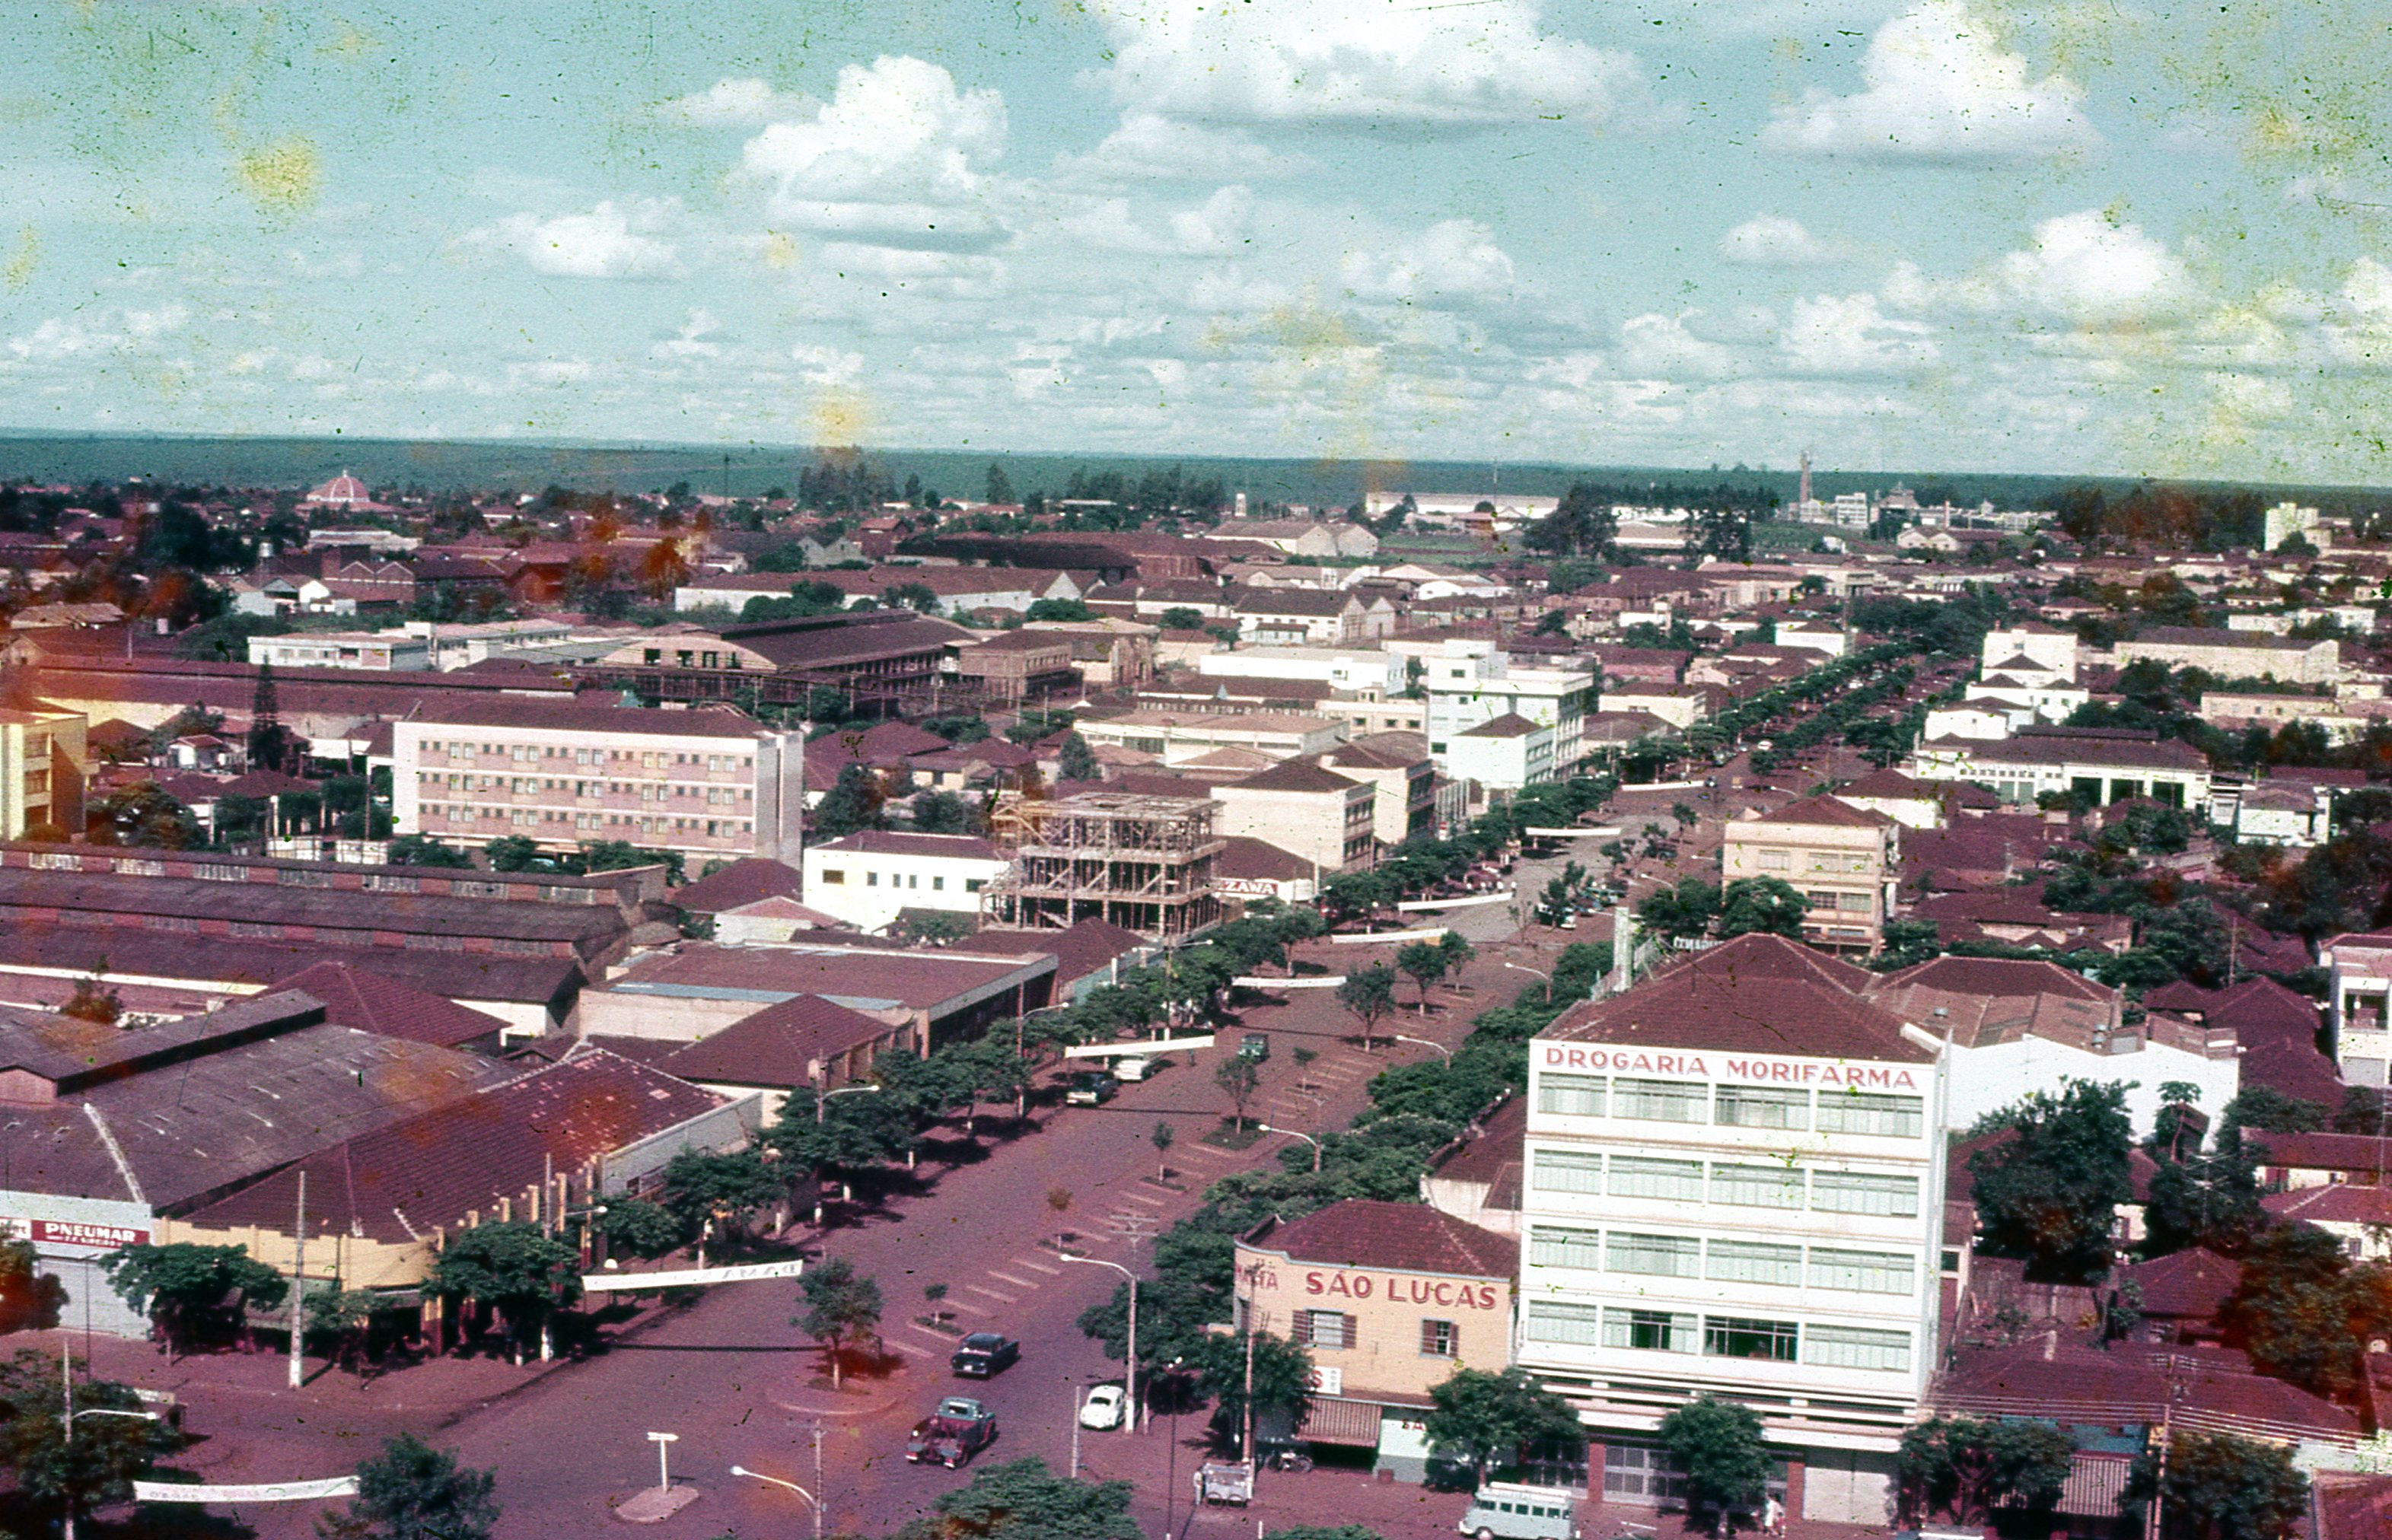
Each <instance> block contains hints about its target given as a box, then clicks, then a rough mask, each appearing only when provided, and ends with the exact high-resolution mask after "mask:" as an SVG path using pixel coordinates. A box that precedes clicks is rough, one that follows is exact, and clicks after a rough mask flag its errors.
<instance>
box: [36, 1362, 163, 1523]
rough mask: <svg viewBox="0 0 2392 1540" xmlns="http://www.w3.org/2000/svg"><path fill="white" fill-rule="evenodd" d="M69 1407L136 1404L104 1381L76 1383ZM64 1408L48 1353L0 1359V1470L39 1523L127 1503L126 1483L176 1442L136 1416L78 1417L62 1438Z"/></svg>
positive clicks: (133, 1407)
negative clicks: (10, 1479) (28, 1503)
mask: <svg viewBox="0 0 2392 1540" xmlns="http://www.w3.org/2000/svg"><path fill="white" fill-rule="evenodd" d="M74 1404H75V1410H76V1411H77V1412H83V1411H87V1410H99V1409H103V1408H104V1409H107V1410H110V1411H120V1412H137V1411H140V1410H141V1409H142V1407H141V1400H140V1397H138V1396H137V1395H136V1394H135V1393H134V1391H132V1389H131V1388H130V1387H128V1386H124V1385H119V1384H116V1383H114V1382H112V1381H110V1380H84V1381H82V1382H80V1383H78V1384H77V1385H76V1386H75V1388H74ZM66 1410H67V1407H66V1398H65V1388H64V1377H63V1376H62V1375H61V1374H60V1372H59V1365H58V1360H57V1359H56V1358H53V1357H51V1356H49V1355H48V1354H46V1353H41V1352H32V1350H30V1349H28V1350H25V1351H23V1352H19V1353H18V1354H17V1355H16V1356H15V1357H13V1358H11V1359H10V1360H8V1362H7V1363H6V1364H0V1469H5V1470H7V1471H8V1472H9V1473H10V1475H11V1476H12V1477H13V1478H14V1484H15V1485H16V1487H17V1490H18V1492H19V1494H20V1495H21V1496H23V1497H25V1498H29V1499H31V1500H32V1505H33V1506H35V1507H36V1508H38V1509H40V1510H43V1511H44V1513H45V1520H44V1526H45V1528H46V1521H47V1516H49V1515H57V1514H61V1513H69V1512H73V1513H82V1512H88V1511H89V1510H90V1509H92V1508H97V1507H99V1506H101V1505H103V1504H107V1503H122V1502H126V1501H129V1500H130V1499H131V1498H132V1496H133V1482H135V1481H136V1480H137V1479H139V1478H141V1477H143V1476H147V1475H149V1474H150V1469H151V1468H152V1467H153V1466H154V1465H155V1464H156V1462H157V1461H158V1460H160V1459H162V1458H163V1457H164V1456H168V1455H172V1454H173V1453H175V1452H176V1450H177V1449H179V1448H181V1447H182V1443H183V1441H182V1437H181V1435H180V1434H178V1433H176V1431H175V1430H173V1428H171V1427H170V1426H169V1425H168V1424H166V1423H164V1422H154V1421H151V1420H150V1419H148V1418H146V1417H77V1418H76V1420H75V1425H74V1436H73V1438H72V1439H71V1440H70V1439H69V1438H68V1437H67V1436H66V1428H65V1424H64V1422H63V1420H62V1419H63V1418H64V1417H65V1415H66ZM36 1533H38V1532H36Z"/></svg>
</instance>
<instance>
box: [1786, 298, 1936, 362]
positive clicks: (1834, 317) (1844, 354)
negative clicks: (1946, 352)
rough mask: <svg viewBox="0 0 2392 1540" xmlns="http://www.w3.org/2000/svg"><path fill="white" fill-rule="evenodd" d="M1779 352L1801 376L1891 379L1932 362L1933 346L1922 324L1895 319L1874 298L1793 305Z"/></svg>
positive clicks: (1816, 299) (1800, 302)
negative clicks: (1850, 376) (1848, 375)
mask: <svg viewBox="0 0 2392 1540" xmlns="http://www.w3.org/2000/svg"><path fill="white" fill-rule="evenodd" d="M1778 348H1779V351H1780V352H1781V354H1782V355H1783V356H1784V358H1785V361H1786V364H1787V367H1788V368H1790V369H1793V370H1794V371H1795V372H1796V373H1799V374H1889V373H1899V372H1901V371H1903V370H1905V369H1916V368H1917V367H1919V366H1920V365H1923V364H1928V363H1932V362H1933V361H1934V359H1935V357H1936V352H1937V349H1936V345H1935V343H1934V341H1933V339H1932V338H1931V337H1930V335H1929V329H1928V328H1927V327H1926V326H1925V325H1923V324H1922V323H1920V322H1917V321H1908V320H1896V319H1893V318H1892V317H1888V316H1886V315H1885V314H1884V313H1883V312H1881V311H1880V310H1879V309H1878V299H1877V296H1876V295H1875V294H1847V295H1844V296H1842V297H1840V298H1839V297H1838V296H1836V295H1833V294H1821V295H1818V296H1816V297H1815V298H1813V299H1805V300H1797V301H1795V302H1794V304H1793V308H1792V309H1791V310H1790V311H1789V312H1788V313H1787V317H1786V329H1785V330H1784V331H1783V332H1782V333H1781V334H1780V336H1779V338H1778Z"/></svg>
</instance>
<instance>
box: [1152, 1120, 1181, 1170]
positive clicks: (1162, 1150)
mask: <svg viewBox="0 0 2392 1540" xmlns="http://www.w3.org/2000/svg"><path fill="white" fill-rule="evenodd" d="M1147 1137H1148V1138H1149V1139H1150V1140H1152V1141H1153V1143H1154V1160H1155V1177H1154V1179H1155V1180H1156V1181H1157V1182H1168V1181H1170V1180H1171V1146H1172V1145H1175V1144H1176V1143H1177V1142H1178V1140H1179V1132H1178V1131H1177V1130H1176V1129H1175V1128H1173V1127H1172V1126H1171V1125H1170V1124H1169V1123H1167V1122H1158V1123H1156V1124H1155V1125H1154V1132H1152V1133H1150V1134H1148V1135H1147Z"/></svg>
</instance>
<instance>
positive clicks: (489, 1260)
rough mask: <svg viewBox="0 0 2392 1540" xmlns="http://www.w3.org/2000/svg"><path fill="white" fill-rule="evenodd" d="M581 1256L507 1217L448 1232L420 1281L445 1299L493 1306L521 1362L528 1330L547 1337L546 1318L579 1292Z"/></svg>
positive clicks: (547, 1321) (518, 1361) (570, 1301)
mask: <svg viewBox="0 0 2392 1540" xmlns="http://www.w3.org/2000/svg"><path fill="white" fill-rule="evenodd" d="M580 1260H581V1259H580V1256H579V1254H578V1252H577V1251H576V1250H575V1249H574V1248H573V1247H572V1246H571V1245H570V1244H569V1243H567V1242H565V1241H563V1240H559V1239H557V1238H556V1237H555V1236H550V1235H547V1234H545V1233H543V1232H542V1231H541V1229H540V1227H539V1225H537V1224H529V1223H525V1222H523V1221H521V1220H510V1221H503V1222H501V1223H495V1224H477V1225H475V1226H474V1227H473V1228H472V1229H470V1230H461V1231H459V1232H458V1233H457V1234H456V1235H454V1236H449V1237H448V1243H447V1244H446V1245H445V1246H443V1247H442V1248H441V1249H440V1250H439V1252H438V1253H436V1254H435V1256H434V1257H433V1259H432V1268H431V1271H430V1273H429V1274H428V1275H426V1277H425V1279H424V1282H425V1283H426V1284H428V1285H429V1286H430V1287H431V1289H432V1292H433V1293H435V1294H437V1295H440V1296H441V1297H442V1298H444V1299H449V1300H476V1301H480V1302H481V1303H483V1304H485V1305H487V1306H488V1307H489V1308H490V1309H492V1310H495V1311H497V1312H498V1313H499V1318H500V1320H501V1321H502V1322H504V1323H505V1325H506V1336H507V1345H508V1347H509V1348H510V1349H511V1350H512V1351H513V1354H514V1359H515V1362H516V1363H518V1364H520V1363H522V1362H523V1343H524V1338H525V1336H526V1333H528V1332H530V1331H533V1330H535V1329H536V1330H537V1331H539V1333H540V1335H541V1339H542V1340H543V1341H545V1340H546V1334H547V1331H548V1326H549V1320H550V1318H551V1317H552V1315H553V1314H555V1313H556V1312H557V1311H558V1310H559V1309H561V1308H562V1307H564V1306H565V1305H569V1304H571V1303H572V1302H573V1301H576V1300H578V1299H579V1298H580V1297H581V1270H580V1266H579V1262H580Z"/></svg>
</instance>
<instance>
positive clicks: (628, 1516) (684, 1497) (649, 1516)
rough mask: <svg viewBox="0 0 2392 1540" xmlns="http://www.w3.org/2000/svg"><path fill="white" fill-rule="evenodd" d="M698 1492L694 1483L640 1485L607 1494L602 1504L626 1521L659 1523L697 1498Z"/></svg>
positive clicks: (618, 1517)
mask: <svg viewBox="0 0 2392 1540" xmlns="http://www.w3.org/2000/svg"><path fill="white" fill-rule="evenodd" d="M699 1495H700V1494H699V1492H698V1490H697V1488H695V1487H694V1486H672V1487H662V1486H643V1487H642V1488H640V1490H639V1491H637V1492H633V1493H630V1494H620V1493H618V1494H617V1495H614V1496H611V1497H609V1498H607V1499H606V1507H607V1508H609V1509H610V1510H612V1511H613V1513H614V1515H615V1517H616V1518H617V1519H620V1520H621V1521H623V1522H625V1523H627V1524H661V1523H663V1522H664V1521H666V1520H668V1519H669V1518H671V1517H672V1516H673V1515H674V1514H676V1513H679V1512H680V1511H681V1510H682V1509H683V1508H687V1507H689V1505H690V1504H692V1503H694V1502H695V1501H697V1499H698V1497H699Z"/></svg>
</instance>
